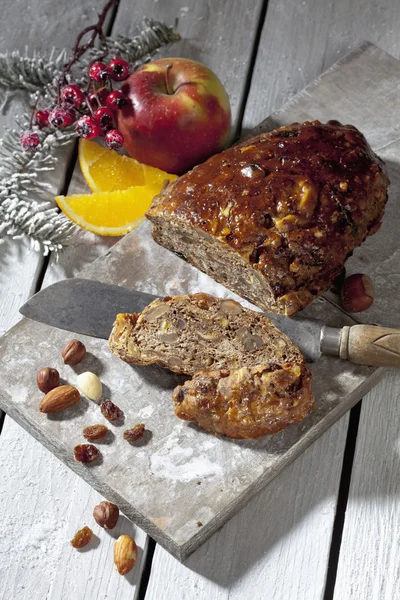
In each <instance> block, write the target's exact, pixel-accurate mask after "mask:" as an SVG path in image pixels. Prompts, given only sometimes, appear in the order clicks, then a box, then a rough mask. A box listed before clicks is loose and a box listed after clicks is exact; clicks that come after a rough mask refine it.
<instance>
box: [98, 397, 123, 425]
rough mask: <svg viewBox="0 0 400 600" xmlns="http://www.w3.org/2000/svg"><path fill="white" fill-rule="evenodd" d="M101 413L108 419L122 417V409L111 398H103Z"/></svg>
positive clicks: (112, 419) (114, 419)
mask: <svg viewBox="0 0 400 600" xmlns="http://www.w3.org/2000/svg"><path fill="white" fill-rule="evenodd" d="M100 410H101V414H102V415H103V417H104V418H105V419H107V421H116V420H117V419H119V418H120V417H122V411H121V409H119V408H118V406H116V405H115V404H114V402H111V400H102V401H101V404H100Z"/></svg>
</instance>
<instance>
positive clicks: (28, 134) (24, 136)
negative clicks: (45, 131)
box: [19, 129, 40, 151]
mask: <svg viewBox="0 0 400 600" xmlns="http://www.w3.org/2000/svg"><path fill="white" fill-rule="evenodd" d="M19 139H20V142H21V146H22V147H23V149H24V150H28V151H33V150H35V148H36V147H37V146H39V144H40V139H39V136H38V134H37V133H35V132H34V131H32V130H31V129H28V130H27V131H23V132H22V133H21V135H20V138H19Z"/></svg>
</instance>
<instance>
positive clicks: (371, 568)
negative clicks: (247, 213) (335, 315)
mask: <svg viewBox="0 0 400 600" xmlns="http://www.w3.org/2000/svg"><path fill="white" fill-rule="evenodd" d="M399 26H400V10H399V5H398V3H396V2H393V1H392V0H383V1H381V2H379V3H376V2H373V1H372V0H367V1H365V2H363V3H362V8H361V6H360V4H359V3H355V2H352V0H340V1H336V2H333V3H328V2H312V1H310V2H298V3H293V2H292V0H279V1H278V0H270V1H269V3H268V12H267V19H266V24H265V26H264V30H263V36H262V39H261V41H260V45H259V48H258V53H257V61H256V65H255V68H254V73H253V80H252V86H251V89H250V94H249V101H248V103H247V106H246V112H245V116H244V117H245V118H244V127H245V129H246V130H250V129H251V128H252V127H253V126H254V125H255V124H256V123H258V122H259V121H260V120H261V119H262V118H263V114H264V110H265V106H266V107H267V112H272V111H273V110H275V109H277V108H279V107H280V106H281V105H282V104H283V103H284V102H286V101H287V100H289V99H290V98H291V97H292V96H293V95H294V94H295V93H297V92H298V91H299V90H301V89H302V88H303V87H304V86H305V85H307V84H309V83H310V82H311V81H312V80H313V79H314V78H315V77H316V76H318V75H319V74H320V72H321V71H323V70H324V69H326V68H329V67H330V66H331V65H332V64H333V63H334V62H335V61H337V60H338V59H340V58H341V57H343V56H344V55H345V54H346V53H347V52H349V51H350V50H351V49H352V48H354V47H355V46H357V45H358V44H360V43H362V42H363V41H364V40H369V41H371V42H373V43H375V44H377V45H378V46H379V47H380V48H382V50H384V51H386V52H388V53H389V54H391V55H393V56H394V57H396V58H399V57H400V45H399V39H398V35H397V32H398V30H399ZM378 72H380V70H379V69H378ZM383 97H384V93H383V90H382V98H383ZM368 100H369V95H368V94H366V96H365V105H368ZM382 114H384V111H382V110H379V111H378V113H377V115H379V116H381V115H382ZM397 121H398V119H397V118H396V119H395V124H396V123H397ZM366 124H367V125H368V119H367V120H366ZM363 125H364V124H363ZM390 150H391V148H388V149H387V153H385V156H384V158H385V160H386V159H388V161H389V166H390V168H391V177H392V180H393V181H394V182H395V186H396V191H395V193H394V194H392V197H396V194H397V188H398V180H399V176H398V171H397V173H396V167H395V165H394V162H395V161H394V157H391V156H390V154H389V153H390ZM380 154H383V153H382V151H381V152H380ZM398 156H399V155H398V154H397V157H398ZM397 162H398V160H397ZM395 239H396V238H395ZM371 240H373V238H371ZM386 254H387V248H386V249H385V250H384V254H383V256H386ZM357 255H358V254H357V253H355V256H354V259H355V258H356V256H357ZM351 261H353V259H351ZM348 264H349V265H351V264H352V263H351V262H350V261H349V263H348ZM353 265H354V266H353V272H355V271H356V270H361V271H364V269H365V265H363V266H361V265H360V264H358V265H357V266H356V264H355V263H353ZM367 268H369V264H368V265H367ZM397 277H398V276H397V275H394V276H393V269H392V270H391V275H390V277H389V280H390V285H392V282H393V285H397V288H398V283H397ZM393 280H394V281H393ZM374 281H375V284H376V285H379V286H384V285H385V283H387V279H382V280H380V281H378V282H377V281H376V280H374ZM331 298H332V297H331ZM332 299H333V298H332ZM396 302H397V301H396ZM385 312H386V311H379V315H378V317H377V318H376V321H378V322H383V320H381V316H382V315H383V314H385ZM367 314H369V313H367ZM391 314H392V315H393V313H391ZM362 316H363V317H364V316H365V315H362ZM386 389H389V390H393V387H392V386H390V385H389V387H388V388H386V387H385V384H384V383H381V384H380V385H379V387H377V388H376V389H375V390H373V391H371V392H370V393H369V394H368V396H367V397H366V400H367V399H369V400H367V402H363V407H362V413H361V414H362V419H361V423H360V427H359V436H362V438H363V439H364V440H365V458H364V461H363V467H364V471H362V470H361V469H359V478H360V480H361V479H362V477H363V476H365V473H367V474H369V473H370V465H369V464H368V463H369V460H370V458H371V456H372V452H370V451H369V450H368V449H367V444H368V437H367V435H366V433H364V425H367V424H369V427H368V432H369V433H371V432H374V437H375V436H376V439H381V440H382V442H383V440H385V439H386V429H387V427H388V426H390V423H396V422H397V421H398V415H396V414H393V415H392V420H390V419H388V420H387V421H384V420H383V419H382V418H379V415H380V412H379V411H380V409H379V407H380V403H381V395H382V393H384V392H385V390H386ZM397 390H398V383H397V389H396V387H394V392H395V394H396V391H397ZM397 395H398V393H397ZM372 399H374V400H375V417H374V419H372V415H370V416H371V419H368V418H367V419H365V418H364V411H365V410H366V406H369V407H371V406H372V405H371V401H372ZM392 410H393V412H394V413H395V412H396V407H395V406H393V407H392ZM388 443H389V445H390V441H389V442H388ZM390 452H392V451H390ZM360 456H361V450H360V451H358V463H360ZM326 460H327V461H328V460H329V457H327V458H326ZM395 472H396V470H395ZM385 474H387V470H386V469H385ZM382 479H383V480H385V476H384V475H382V473H380V474H378V473H377V472H376V478H375V482H374V484H372V483H371V486H370V489H371V495H370V496H367V495H366V494H363V495H361V494H360V493H358V494H356V492H354V493H353V496H352V500H351V502H350V505H349V508H348V511H347V513H346V515H352V517H353V518H352V520H351V524H348V523H346V524H345V532H344V538H343V543H342V552H341V557H340V564H339V572H338V580H337V589H336V593H335V600H336V599H337V600H339V599H341V598H354V599H358V598H379V599H380V598H385V597H387V598H394V597H396V592H397V590H398V581H396V579H397V573H398V569H397V563H394V562H391V563H390V562H389V561H386V562H385V565H386V573H385V574H386V585H385V586H383V587H382V594H381V593H380V590H379V591H378V590H377V589H376V587H375V588H374V587H373V579H374V577H375V573H376V569H377V568H378V569H379V574H381V575H382V577H379V578H378V580H379V583H380V582H381V581H382V580H383V577H384V576H385V574H384V571H383V570H382V571H381V567H380V565H379V561H380V558H381V557H382V555H383V554H382V553H383V552H384V551H383V546H384V545H385V543H386V544H387V546H386V551H385V556H386V557H388V556H389V555H390V556H393V557H394V556H395V555H396V553H397V550H398V549H397V542H396V537H395V536H392V535H391V533H392V523H393V519H392V515H393V513H397V512H398V506H397V504H398V502H397V499H395V498H394V495H392V497H391V500H392V503H391V509H392V510H391V511H388V510H386V506H387V502H384V505H385V508H384V509H383V513H381V512H380V505H381V502H382V499H383V498H384V497H385V482H384V481H383V482H382ZM372 481H373V479H372V477H371V482H372ZM374 485H375V489H373V487H374ZM381 489H382V491H381ZM365 504H366V505H367V507H369V509H368V521H367V520H365V522H363V524H362V527H363V532H364V533H365V535H359V524H360V521H359V520H356V519H355V516H356V511H355V506H357V511H358V514H359V516H361V512H362V511H363V506H364V505H365ZM371 504H372V505H373V506H374V509H375V510H374V514H372V510H371ZM321 512H322V513H324V510H323V508H322V511H321ZM389 513H391V514H389ZM289 514H290V513H289ZM321 518H325V516H323V517H321ZM373 519H376V520H373ZM371 528H372V532H373V534H372V532H371V533H370V534H368V529H370V531H371ZM378 529H379V531H378ZM382 532H384V535H383V540H382V544H380V542H379V541H378V540H379V537H380V535H381V534H382ZM397 537H398V536H397ZM303 542H304V546H305V547H308V546H309V545H311V547H312V546H314V544H313V541H312V540H310V536H309V533H308V532H307V533H306V534H305V535H304V540H303ZM377 547H379V548H380V549H381V550H382V552H381V553H380V555H379V556H378V553H377V552H376V551H375V549H376V548H377ZM371 549H372V551H371ZM354 553H355V556H356V557H357V560H356V559H353V556H354ZM316 555H318V552H316ZM361 557H363V558H361ZM371 558H373V560H371ZM372 563H373V564H372ZM310 564H314V563H313V560H312V559H311V561H310ZM156 567H157V565H155V567H154V568H156ZM280 573H281V571H280V570H277V574H276V576H275V577H276V578H279V577H280ZM281 577H282V576H281ZM290 577H291V578H294V579H297V578H298V577H299V574H298V573H293V572H292V573H291V575H290ZM272 578H273V579H274V575H273V574H272ZM264 581H266V582H267V583H268V584H269V583H270V579H268V580H264ZM353 581H354V585H353ZM364 581H365V582H366V586H364ZM396 583H397V587H395V584H396ZM392 584H393V589H392V593H390V590H391V586H392ZM314 585H315V584H314V581H313V582H312V583H311V589H314ZM378 585H379V584H378ZM372 590H374V592H375V593H372ZM309 593H310V591H309V590H308V591H307V593H306V594H303V596H305V597H308V594H309ZM385 594H386V596H385ZM249 597H251V596H249ZM274 597H275V598H276V599H277V600H279V599H280V598H286V597H287V595H285V594H283V593H282V594H280V593H278V594H277V595H276V596H274ZM294 597H296V595H295V596H294ZM298 597H302V596H301V595H298ZM321 597H322V594H321ZM243 598H246V595H245V594H244V595H243Z"/></svg>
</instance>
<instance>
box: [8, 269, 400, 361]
mask: <svg viewBox="0 0 400 600" xmlns="http://www.w3.org/2000/svg"><path fill="white" fill-rule="evenodd" d="M159 297H160V296H155V295H154V294H149V293H147V292H142V291H139V290H130V289H127V288H125V287H122V286H118V285H111V284H109V283H103V282H101V281H95V280H93V279H81V278H74V279H65V280H63V281H58V282H56V283H53V284H52V285H49V286H48V287H46V288H44V289H43V290H41V291H40V292H38V293H37V294H35V295H34V296H32V297H31V298H30V299H29V300H28V302H26V303H25V304H24V305H23V306H21V308H20V313H21V314H23V315H24V316H25V317H28V318H29V319H33V320H34V321H40V322H41V323H45V324H46V325H51V326H53V327H58V328H59V329H65V330H67V331H72V332H74V333H80V334H82V335H89V336H93V337H97V338H102V339H108V337H109V335H110V333H111V329H112V326H113V323H114V321H115V317H116V315H117V314H118V313H132V312H140V311H142V310H143V309H144V308H145V307H146V306H147V305H148V304H150V302H152V301H153V300H155V299H156V298H159ZM267 316H268V317H269V318H270V319H271V320H272V321H273V323H274V324H275V325H276V326H277V327H278V328H279V329H280V330H281V331H283V333H286V335H287V336H288V337H289V338H290V339H291V340H292V342H293V343H294V344H296V346H298V347H299V348H300V350H301V352H302V353H303V355H304V357H305V358H306V360H307V361H308V362H315V361H316V360H318V359H319V358H320V357H321V355H322V354H326V355H331V356H340V358H343V359H345V360H350V361H351V362H355V363H357V364H364V365H372V366H390V367H400V330H397V329H387V328H384V327H377V326H375V325H353V326H351V327H347V326H345V327H343V328H341V329H338V328H335V327H328V326H327V325H325V323H324V322H323V321H321V320H319V319H310V318H305V317H290V318H289V317H285V316H282V315H267Z"/></svg>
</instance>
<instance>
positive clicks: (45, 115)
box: [35, 108, 51, 129]
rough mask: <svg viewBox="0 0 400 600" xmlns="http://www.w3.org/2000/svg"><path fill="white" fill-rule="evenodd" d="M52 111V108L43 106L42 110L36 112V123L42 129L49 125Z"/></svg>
mask: <svg viewBox="0 0 400 600" xmlns="http://www.w3.org/2000/svg"><path fill="white" fill-rule="evenodd" d="M50 112H51V109H50V108H43V109H42V110H38V111H37V112H36V114H35V125H37V126H38V127H40V128H41V129H42V127H47V126H48V124H49V115H50Z"/></svg>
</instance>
